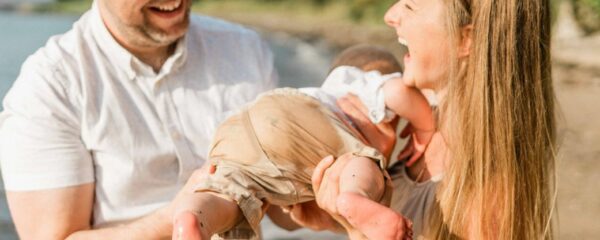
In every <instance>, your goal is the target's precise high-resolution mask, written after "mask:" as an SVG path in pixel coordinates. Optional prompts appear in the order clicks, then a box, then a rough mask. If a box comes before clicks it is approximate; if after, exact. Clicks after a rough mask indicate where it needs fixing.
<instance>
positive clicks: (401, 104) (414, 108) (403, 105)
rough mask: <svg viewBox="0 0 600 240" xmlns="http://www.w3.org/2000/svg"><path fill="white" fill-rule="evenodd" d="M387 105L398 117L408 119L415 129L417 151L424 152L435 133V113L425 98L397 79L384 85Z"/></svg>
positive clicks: (416, 90)
mask: <svg viewBox="0 0 600 240" xmlns="http://www.w3.org/2000/svg"><path fill="white" fill-rule="evenodd" d="M383 92H384V96H385V105H386V106H387V107H388V108H389V109H390V110H392V111H393V112H394V113H396V114H397V115H398V116H400V117H402V118H405V119H407V120H408V121H409V122H410V124H411V125H412V127H413V129H414V137H413V141H414V143H415V147H416V149H415V150H416V151H420V152H423V151H425V147H426V146H427V144H429V141H430V140H431V137H432V136H433V133H434V131H435V120H434V118H433V111H432V109H431V107H430V106H429V102H427V99H426V98H425V96H424V95H423V94H422V93H421V91H419V90H418V89H416V88H414V87H408V86H406V85H405V84H404V83H403V82H402V80H401V79H398V78H395V79H391V80H389V81H387V82H386V83H385V84H384V85H383Z"/></svg>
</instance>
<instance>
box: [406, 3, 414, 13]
mask: <svg viewBox="0 0 600 240" xmlns="http://www.w3.org/2000/svg"><path fill="white" fill-rule="evenodd" d="M404 7H406V9H408V10H411V11H412V10H413V9H412V7H411V6H410V5H408V3H405V4H404Z"/></svg>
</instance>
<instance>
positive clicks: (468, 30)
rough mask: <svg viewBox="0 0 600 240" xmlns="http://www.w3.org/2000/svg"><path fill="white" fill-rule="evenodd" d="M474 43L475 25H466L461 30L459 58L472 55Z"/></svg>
mask: <svg viewBox="0 0 600 240" xmlns="http://www.w3.org/2000/svg"><path fill="white" fill-rule="evenodd" d="M472 43H473V24H469V25H466V26H464V27H462V28H461V29H460V45H459V46H458V57H459V58H463V57H468V56H469V54H471V45H473V44H472Z"/></svg>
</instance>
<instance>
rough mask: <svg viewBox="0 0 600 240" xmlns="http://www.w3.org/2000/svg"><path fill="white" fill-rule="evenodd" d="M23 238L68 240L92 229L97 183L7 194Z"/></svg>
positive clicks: (18, 229)
mask: <svg viewBox="0 0 600 240" xmlns="http://www.w3.org/2000/svg"><path fill="white" fill-rule="evenodd" d="M6 197H7V199H8V205H9V208H10V212H11V215H12V218H13V221H14V223H15V226H16V227H17V232H18V233H19V237H20V238H21V239H65V238H66V237H67V236H69V234H70V233H72V232H75V231H80V230H85V229H89V228H90V219H91V216H92V206H93V200H94V184H93V183H90V184H85V185H79V186H75V187H68V188H62V189H52V190H42V191H26V192H12V191H8V192H7V193H6Z"/></svg>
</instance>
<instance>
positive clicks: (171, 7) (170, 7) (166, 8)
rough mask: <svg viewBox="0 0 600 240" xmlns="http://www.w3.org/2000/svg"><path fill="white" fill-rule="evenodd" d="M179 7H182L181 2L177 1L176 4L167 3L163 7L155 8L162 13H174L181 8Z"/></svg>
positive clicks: (157, 6) (156, 6)
mask: <svg viewBox="0 0 600 240" xmlns="http://www.w3.org/2000/svg"><path fill="white" fill-rule="evenodd" d="M179 6H181V1H175V2H171V3H165V4H162V5H155V6H153V7H155V8H158V9H159V10H161V11H168V12H170V11H173V10H175V9H177V8H179Z"/></svg>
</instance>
